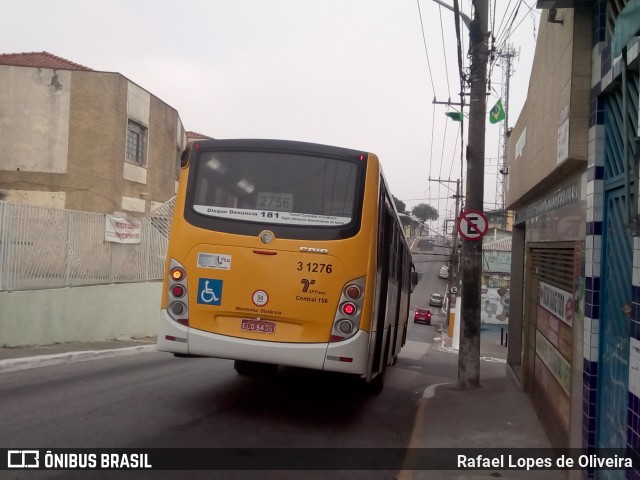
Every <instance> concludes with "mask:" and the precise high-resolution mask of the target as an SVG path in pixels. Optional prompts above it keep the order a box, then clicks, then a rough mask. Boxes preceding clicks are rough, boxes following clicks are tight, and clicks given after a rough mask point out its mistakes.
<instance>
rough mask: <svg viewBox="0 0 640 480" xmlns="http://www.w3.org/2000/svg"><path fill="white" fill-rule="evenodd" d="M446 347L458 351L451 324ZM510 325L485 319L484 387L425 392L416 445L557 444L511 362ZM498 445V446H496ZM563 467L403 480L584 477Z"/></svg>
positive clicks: (417, 474) (486, 449)
mask: <svg viewBox="0 0 640 480" xmlns="http://www.w3.org/2000/svg"><path fill="white" fill-rule="evenodd" d="M441 328H442V330H443V331H442V345H441V350H442V351H445V352H449V353H450V354H452V355H455V356H456V358H457V354H458V352H457V351H456V350H453V349H452V348H451V338H449V337H448V336H447V328H446V326H445V325H443V326H442V327H441ZM505 332H506V327H504V328H503V329H502V331H501V326H500V325H487V324H483V325H482V328H481V332H480V387H479V388H477V389H470V390H461V389H459V388H458V386H457V382H455V381H453V382H451V383H445V384H434V385H430V386H429V387H428V388H427V389H426V390H425V393H424V394H423V397H422V399H421V400H420V403H419V406H418V412H417V414H416V428H415V429H414V432H413V435H412V439H411V445H410V446H411V447H414V448H451V449H453V450H454V451H458V450H460V451H462V449H481V451H479V452H476V454H480V453H483V454H484V455H492V454H495V455H496V456H498V455H499V454H500V453H501V450H502V451H504V449H522V452H523V453H522V455H523V456H526V455H527V451H528V450H529V449H534V448H540V449H551V448H552V446H551V444H550V443H549V440H548V438H547V435H546V433H545V431H544V429H543V428H542V425H541V423H540V421H539V419H538V417H537V415H536V412H535V410H534V409H533V405H532V404H531V401H530V399H529V397H528V396H527V395H526V394H525V393H524V392H522V390H521V389H520V387H519V386H518V385H517V381H516V379H515V377H514V376H513V374H512V373H511V371H510V370H509V367H508V366H507V364H506V358H507V347H506V345H505V341H506V336H505V335H504V333H505ZM491 449H495V450H493V451H492V450H491ZM566 473H567V472H563V471H559V470H533V471H526V470H514V469H510V470H509V469H499V468H496V469H495V470H493V469H491V470H468V471H464V470H455V471H453V470H452V471H437V472H433V471H425V470H415V471H404V472H402V474H401V476H400V480H411V479H414V480H422V479H430V478H438V479H439V480H447V479H451V480H458V479H473V480H483V479H487V480H489V479H491V478H496V477H498V478H501V479H503V480H520V479H523V480H524V479H540V480H542V479H544V480H566V479H567V478H582V472H580V471H573V472H571V476H569V477H568V476H567V475H566Z"/></svg>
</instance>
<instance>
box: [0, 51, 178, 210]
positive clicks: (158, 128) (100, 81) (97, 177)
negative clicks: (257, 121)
mask: <svg viewBox="0 0 640 480" xmlns="http://www.w3.org/2000/svg"><path fill="white" fill-rule="evenodd" d="M0 83H1V84H2V85H3V88H2V89H0V125H1V128H0V199H3V200H6V201H11V202H16V203H24V204H29V205H37V206H46V207H55V208H66V209H71V210H81V211H89V212H99V213H114V212H121V213H125V214H126V215H129V216H142V215H145V214H147V213H149V212H150V211H152V210H153V209H154V208H155V207H156V206H158V205H160V204H163V203H164V202H166V201H167V200H169V199H170V198H171V197H173V196H174V194H175V191H176V178H177V168H178V164H179V158H180V153H181V152H182V150H183V149H184V147H185V145H186V141H187V136H186V133H185V129H184V127H183V125H182V121H181V119H180V115H179V114H178V112H177V110H176V109H175V108H173V107H171V106H170V105H168V104H166V103H165V102H163V101H162V100H161V99H160V98H158V97H156V96H155V95H154V94H153V93H151V92H149V91H148V90H146V89H145V88H144V87H142V86H140V85H137V84H136V83H134V82H133V81H131V80H129V79H128V78H126V77H125V76H124V75H122V74H120V73H117V72H103V71H97V70H93V69H91V68H89V67H86V66H83V65H80V64H77V63H75V62H72V61H69V60H67V59H64V58H61V57H58V56H56V55H53V54H51V53H48V52H30V53H15V54H0Z"/></svg>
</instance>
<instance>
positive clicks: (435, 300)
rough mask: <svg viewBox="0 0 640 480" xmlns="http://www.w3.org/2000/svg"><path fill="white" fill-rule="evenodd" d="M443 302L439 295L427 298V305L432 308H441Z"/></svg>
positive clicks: (434, 294)
mask: <svg viewBox="0 0 640 480" xmlns="http://www.w3.org/2000/svg"><path fill="white" fill-rule="evenodd" d="M443 302H444V297H443V296H442V295H440V294H439V293H432V294H431V297H430V298H429V305H430V306H432V307H442V303H443Z"/></svg>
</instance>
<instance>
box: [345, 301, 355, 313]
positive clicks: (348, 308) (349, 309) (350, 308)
mask: <svg viewBox="0 0 640 480" xmlns="http://www.w3.org/2000/svg"><path fill="white" fill-rule="evenodd" d="M356 310H357V308H356V306H355V305H354V304H353V303H351V302H347V303H343V304H342V313H344V314H345V315H353V314H355V313H356Z"/></svg>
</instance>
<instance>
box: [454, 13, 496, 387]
mask: <svg viewBox="0 0 640 480" xmlns="http://www.w3.org/2000/svg"><path fill="white" fill-rule="evenodd" d="M473 4H474V6H475V11H474V16H473V20H472V21H471V23H470V25H469V50H470V55H471V71H470V76H469V80H470V90H471V92H470V93H471V95H470V105H469V134H468V141H467V185H466V201H465V209H468V210H477V211H483V209H484V208H483V207H484V147H485V126H486V121H487V62H488V58H489V48H488V38H489V36H488V26H489V9H488V0H476V1H475V2H473ZM462 252H463V256H462V258H463V260H462V312H461V313H462V322H461V324H460V353H459V355H458V387H460V388H462V389H471V388H478V387H479V386H480V309H481V301H480V293H481V292H480V287H481V282H482V241H481V240H466V239H465V240H464V241H463V243H462Z"/></svg>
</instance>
